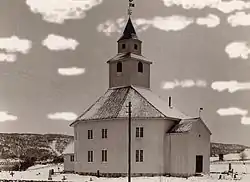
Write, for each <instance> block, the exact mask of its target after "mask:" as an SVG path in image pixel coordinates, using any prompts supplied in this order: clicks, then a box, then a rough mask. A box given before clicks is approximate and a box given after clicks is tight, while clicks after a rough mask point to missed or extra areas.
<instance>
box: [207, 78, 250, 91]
mask: <svg viewBox="0 0 250 182" xmlns="http://www.w3.org/2000/svg"><path fill="white" fill-rule="evenodd" d="M211 87H212V88H213V89H214V90H217V91H218V92H222V91H225V90H228V92H230V93H233V92H236V91H239V90H250V82H245V83H239V82H237V81H216V82H213V83H212V85H211Z"/></svg>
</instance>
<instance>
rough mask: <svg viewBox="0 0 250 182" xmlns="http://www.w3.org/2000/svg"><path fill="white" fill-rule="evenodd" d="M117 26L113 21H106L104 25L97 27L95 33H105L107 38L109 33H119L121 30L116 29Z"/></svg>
mask: <svg viewBox="0 0 250 182" xmlns="http://www.w3.org/2000/svg"><path fill="white" fill-rule="evenodd" d="M118 25H119V24H116V23H115V22H114V21H112V20H107V21H106V22H104V23H101V24H99V25H98V27H97V31H98V32H103V33H105V34H106V35H107V36H110V35H111V33H114V32H121V28H119V27H118Z"/></svg>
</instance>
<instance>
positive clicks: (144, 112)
mask: <svg viewBox="0 0 250 182" xmlns="http://www.w3.org/2000/svg"><path fill="white" fill-rule="evenodd" d="M129 101H131V103H132V115H131V116H132V118H134V119H136V118H140V119H146V118H166V119H174V120H181V119H187V118H189V117H188V116H186V115H185V114H183V113H182V112H180V111H178V110H177V109H175V108H173V107H171V108H170V107H169V105H168V103H167V102H165V101H164V100H162V99H161V98H160V97H159V96H157V95H156V94H154V93H153V92H152V91H151V90H149V89H145V88H139V87H134V86H128V87H119V88H110V89H108V90H107V91H106V93H105V94H104V95H103V96H101V97H100V98H99V99H98V100H97V101H96V102H95V103H94V104H93V105H92V106H90V107H89V108H88V109H87V110H86V111H85V112H84V113H83V114H82V115H81V116H80V117H78V119H77V120H76V121H75V122H77V121H86V120H104V119H119V118H127V117H128V113H127V111H128V107H127V106H128V102H129ZM75 122H74V123H75ZM74 123H72V124H71V125H73V124H74Z"/></svg>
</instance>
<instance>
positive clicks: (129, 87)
mask: <svg viewBox="0 0 250 182" xmlns="http://www.w3.org/2000/svg"><path fill="white" fill-rule="evenodd" d="M127 87H128V90H127V92H126V94H125V96H124V97H123V100H122V102H121V103H122V104H121V105H120V108H119V112H117V115H116V117H118V116H119V114H120V112H121V110H122V106H123V104H124V103H125V101H126V99H127V97H128V93H129V90H130V89H131V86H127Z"/></svg>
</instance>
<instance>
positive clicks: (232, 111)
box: [217, 107, 248, 116]
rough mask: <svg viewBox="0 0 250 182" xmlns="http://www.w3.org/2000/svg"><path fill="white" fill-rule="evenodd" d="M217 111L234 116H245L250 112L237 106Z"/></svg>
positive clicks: (222, 114) (220, 113)
mask: <svg viewBox="0 0 250 182" xmlns="http://www.w3.org/2000/svg"><path fill="white" fill-rule="evenodd" d="M217 113H218V114H219V115H221V116H234V115H240V116H245V115H247V114H248V111H247V110H244V109H240V108H236V107H230V108H221V109H218V110H217Z"/></svg>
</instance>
